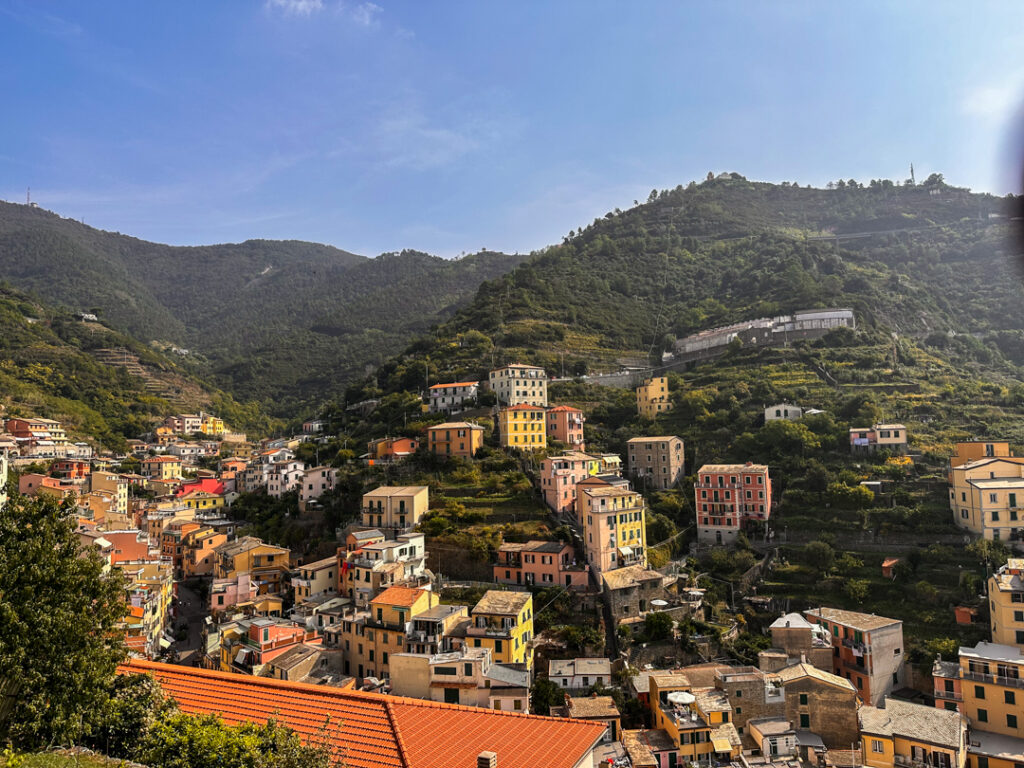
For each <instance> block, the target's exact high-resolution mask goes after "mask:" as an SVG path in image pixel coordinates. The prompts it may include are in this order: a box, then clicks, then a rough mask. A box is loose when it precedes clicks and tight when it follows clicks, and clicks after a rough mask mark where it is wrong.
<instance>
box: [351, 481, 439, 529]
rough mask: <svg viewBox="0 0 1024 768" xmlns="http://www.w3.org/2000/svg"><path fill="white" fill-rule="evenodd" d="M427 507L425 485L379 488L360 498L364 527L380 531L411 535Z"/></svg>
mask: <svg viewBox="0 0 1024 768" xmlns="http://www.w3.org/2000/svg"><path fill="white" fill-rule="evenodd" d="M429 507H430V490H429V489H428V488H427V486H425V485H382V486H380V487H379V488H375V489H374V490H372V491H370V492H369V493H364V494H363V515H362V518H363V519H362V522H363V525H364V526H366V527H368V528H380V529H381V530H386V529H390V530H395V531H410V530H412V529H413V528H415V527H416V525H417V524H418V523H419V521H420V519H421V518H422V517H423V515H424V514H426V512H427V509H428V508H429Z"/></svg>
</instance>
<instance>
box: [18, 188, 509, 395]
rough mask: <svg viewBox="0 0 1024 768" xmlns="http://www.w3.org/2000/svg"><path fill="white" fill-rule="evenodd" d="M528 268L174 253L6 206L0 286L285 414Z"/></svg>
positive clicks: (268, 251)
mask: <svg viewBox="0 0 1024 768" xmlns="http://www.w3.org/2000/svg"><path fill="white" fill-rule="evenodd" d="M522 258H524V257H519V256H510V255H506V254H498V253H487V252H484V253H478V254H475V255H472V256H468V257H466V258H463V259H459V260H445V259H441V258H438V257H434V256H429V255H427V254H424V253H419V252H414V251H403V252H402V253H398V254H385V255H383V256H380V257H378V258H375V259H368V258H366V257H363V256H357V255H355V254H352V253H348V252H346V251H342V250H339V249H337V248H332V247H330V246H325V245H318V244H315V243H306V242H300V241H267V240H250V241H247V242H244V243H238V244H225V245H211V246H200V247H175V246H168V245H161V244H158V243H149V242H146V241H144V240H139V239H136V238H133V237H127V236H125V235H121V234H118V233H112V232H103V231H100V230H96V229H92V228H91V227H87V226H85V225H83V224H81V223H79V222H77V221H74V220H72V219H64V218H62V217H60V216H58V215H56V214H53V213H50V212H48V211H44V210H42V209H38V208H31V207H29V206H25V205H15V204H11V203H0V277H2V278H3V279H5V280H7V281H8V282H10V283H12V284H13V285H15V286H17V287H18V288H21V289H23V290H28V291H31V292H32V293H33V294H34V295H37V296H40V297H41V298H42V299H44V300H45V301H48V302H51V303H55V304H60V305H62V306H64V307H67V308H70V309H73V310H86V311H89V310H95V311H96V312H97V313H98V314H99V315H100V316H101V317H102V319H103V320H104V321H105V322H107V323H109V324H110V325H111V326H112V327H114V328H117V329H118V330H121V331H123V332H126V333H129V334H131V335H132V336H134V337H136V338H138V339H141V340H143V341H152V340H158V341H166V342H172V343H174V344H176V345H178V346H181V347H185V348H188V349H189V350H191V351H192V352H193V353H195V354H196V356H197V358H198V361H199V362H201V363H204V364H208V365H209V366H210V370H211V371H212V372H213V374H214V376H215V377H216V380H217V382H218V384H219V385H220V386H223V387H224V388H226V389H228V390H230V391H231V392H233V393H235V394H236V395H237V396H238V397H240V398H242V399H246V400H248V399H251V398H258V399H260V400H262V401H263V402H264V403H266V404H268V406H270V407H271V408H273V409H275V410H276V411H277V412H278V413H288V414H290V413H291V412H292V411H295V410H298V409H301V407H302V405H303V404H304V403H306V402H308V401H310V400H316V399H317V398H319V397H321V396H322V395H323V394H324V393H331V392H334V393H340V392H341V391H342V390H343V387H344V385H345V383H346V382H348V381H349V380H351V379H352V378H353V377H356V378H358V377H359V376H362V375H363V374H364V373H365V371H366V367H367V366H368V365H373V364H376V363H379V362H380V361H381V360H382V359H384V358H385V357H386V356H388V355H390V354H393V353H394V352H396V351H398V350H400V349H401V348H402V346H403V345H404V344H406V343H407V342H408V340H409V338H410V337H412V336H414V335H416V334H418V333H422V332H423V331H425V330H426V329H428V328H429V327H431V325H433V324H435V323H437V322H439V321H441V320H444V319H445V318H447V317H448V316H450V315H451V313H452V312H453V311H454V309H455V308H456V307H458V306H459V305H460V304H461V303H463V302H464V301H466V300H468V299H469V298H471V297H472V295H473V294H474V293H475V291H476V289H477V287H478V286H479V285H480V283H481V282H483V281H485V280H489V279H493V278H495V277H497V276H499V275H501V274H503V273H504V272H506V271H507V270H508V269H510V268H511V267H512V266H513V265H514V264H516V263H517V262H518V261H520V260H521V259H522Z"/></svg>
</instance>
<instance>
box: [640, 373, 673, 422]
mask: <svg viewBox="0 0 1024 768" xmlns="http://www.w3.org/2000/svg"><path fill="white" fill-rule="evenodd" d="M636 409H637V413H639V414H640V415H641V416H643V417H644V418H647V419H653V418H655V417H656V416H660V415H661V414H663V413H668V412H669V411H671V410H672V402H671V400H669V396H668V377H666V376H655V377H654V378H651V379H647V380H646V381H645V382H644V383H643V384H641V385H640V386H639V387H637V388H636Z"/></svg>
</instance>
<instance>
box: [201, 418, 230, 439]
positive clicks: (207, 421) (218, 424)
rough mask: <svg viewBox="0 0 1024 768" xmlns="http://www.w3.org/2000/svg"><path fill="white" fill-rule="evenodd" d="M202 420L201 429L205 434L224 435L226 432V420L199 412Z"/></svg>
mask: <svg viewBox="0 0 1024 768" xmlns="http://www.w3.org/2000/svg"><path fill="white" fill-rule="evenodd" d="M199 415H200V417H201V419H202V420H201V421H200V423H199V431H200V432H202V433H203V434H204V435H223V434H224V420H223V419H220V418H217V417H216V416H213V415H211V414H209V413H201V414H199Z"/></svg>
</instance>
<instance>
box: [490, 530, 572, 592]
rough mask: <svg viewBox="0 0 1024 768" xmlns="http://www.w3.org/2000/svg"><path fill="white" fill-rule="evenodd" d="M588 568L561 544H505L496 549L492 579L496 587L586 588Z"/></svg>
mask: <svg viewBox="0 0 1024 768" xmlns="http://www.w3.org/2000/svg"><path fill="white" fill-rule="evenodd" d="M589 579H590V569H589V568H588V567H587V566H586V565H585V564H583V563H582V562H579V563H577V561H576V551H575V550H574V549H573V547H572V545H571V544H568V543H566V542H564V541H528V542H526V543H525V544H520V543H516V542H505V543H504V544H502V545H501V546H500V547H498V562H497V563H495V565H494V580H495V581H496V582H498V583H499V584H525V585H527V586H534V585H540V586H545V585H549V584H550V585H555V584H558V585H561V586H565V587H585V586H586V585H587V583H588V581H589Z"/></svg>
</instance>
